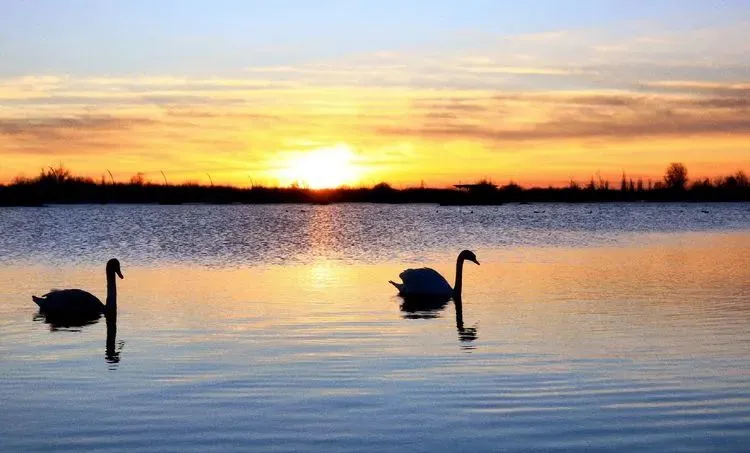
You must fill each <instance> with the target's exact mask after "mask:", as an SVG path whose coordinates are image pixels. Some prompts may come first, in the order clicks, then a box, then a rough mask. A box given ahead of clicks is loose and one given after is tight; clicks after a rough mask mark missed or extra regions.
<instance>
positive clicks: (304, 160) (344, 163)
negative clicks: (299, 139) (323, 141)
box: [278, 144, 361, 189]
mask: <svg viewBox="0 0 750 453" xmlns="http://www.w3.org/2000/svg"><path fill="white" fill-rule="evenodd" d="M353 160H354V151H353V150H352V148H351V147H350V146H349V145H346V144H339V145H336V146H333V147H327V148H317V149H313V150H309V151H302V152H299V153H296V154H295V155H294V156H292V157H291V158H289V159H288V160H287V161H286V162H285V163H283V164H282V165H283V166H284V168H282V169H281V170H279V171H278V179H279V182H280V184H281V185H282V186H290V185H299V186H301V187H307V188H310V189H334V188H337V187H341V186H345V185H354V184H357V183H359V182H361V181H360V180H359V171H358V170H357V168H356V167H355V166H354V165H353Z"/></svg>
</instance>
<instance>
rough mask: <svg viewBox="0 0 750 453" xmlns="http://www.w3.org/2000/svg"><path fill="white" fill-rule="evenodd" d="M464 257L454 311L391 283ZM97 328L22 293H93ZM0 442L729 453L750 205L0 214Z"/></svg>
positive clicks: (735, 437) (743, 420) (51, 446)
mask: <svg viewBox="0 0 750 453" xmlns="http://www.w3.org/2000/svg"><path fill="white" fill-rule="evenodd" d="M464 248H469V249H472V250H474V251H475V252H476V254H477V256H478V258H479V260H480V261H481V263H482V264H481V266H475V265H473V264H467V265H466V268H465V275H464V301H463V313H462V315H463V326H461V325H457V319H456V307H455V306H454V304H453V303H449V304H447V305H446V306H445V307H443V308H442V309H438V310H434V311H421V312H405V311H402V310H401V309H400V299H399V298H398V297H396V296H395V289H394V288H393V287H391V286H390V285H389V284H388V283H387V281H388V280H389V279H394V278H397V276H398V274H399V272H400V271H401V270H402V269H404V268H407V267H420V266H430V267H434V268H435V269H437V270H439V271H440V272H442V273H443V274H444V275H446V276H447V277H448V280H449V281H452V280H453V273H454V266H455V256H456V255H457V253H458V252H459V251H460V250H461V249H464ZM111 257H117V258H119V259H120V261H121V263H122V269H123V273H124V274H125V279H124V280H119V281H118V291H119V293H118V296H119V298H118V306H119V312H118V318H117V331H116V337H114V338H113V337H112V335H110V338H109V343H108V341H107V340H108V338H107V333H108V329H107V324H106V323H105V320H104V319H102V320H100V321H99V322H97V323H94V324H91V325H86V326H82V327H81V326H79V327H69V328H57V327H55V326H52V325H49V324H47V323H45V322H44V319H40V318H39V317H37V316H35V315H36V313H37V310H36V305H34V303H33V302H32V301H31V295H32V294H37V295H39V294H42V293H44V292H46V291H47V290H49V289H50V288H65V287H78V288H84V289H87V290H90V291H91V292H93V293H94V294H96V295H98V296H100V297H101V298H102V299H103V298H104V294H105V278H104V264H105V262H106V260H107V259H108V258H111ZM0 439H1V442H2V444H1V445H0V449H1V450H3V451H53V450H58V451H84V450H85V451H123V450H128V449H130V450H137V451H139V452H140V451H154V452H163V451H179V452H185V451H196V452H206V451H229V450H258V451H316V452H317V451H352V450H357V451H409V452H415V451H417V452H422V451H424V452H427V451H471V450H474V451H554V450H560V451H581V450H586V451H622V452H632V451H654V452H664V451H696V452H703V451H726V452H738V451H748V445H750V205H748V204H708V205H701V204H622V205H618V204H610V205H562V204H560V205H542V204H534V205H504V206H498V207H436V206H426V205H425V206H422V205H419V206H381V205H329V206H298V205H289V206H73V207H57V206H53V207H49V208H39V209H37V208H17V209H16V208H12V209H7V208H4V209H0Z"/></svg>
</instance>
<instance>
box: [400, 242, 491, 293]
mask: <svg viewBox="0 0 750 453" xmlns="http://www.w3.org/2000/svg"><path fill="white" fill-rule="evenodd" d="M467 260H468V261H471V262H472V263H475V264H477V265H478V264H479V261H477V256H476V255H475V254H474V252H472V251H471V250H464V251H462V252H461V253H459V254H458V259H456V283H455V285H453V288H451V285H450V283H448V281H447V280H445V277H443V276H442V275H440V273H439V272H437V271H436V270H434V269H430V268H428V267H423V268H421V269H406V270H405V271H403V272H401V273H400V274H399V277H400V278H401V280H402V281H403V283H396V282H394V281H389V282H390V283H391V284H392V285H393V286H395V287H396V289H398V295H399V296H401V297H403V298H419V299H443V300H448V299H450V298H453V299H454V300H455V299H461V289H462V287H463V285H462V280H463V271H464V261H467Z"/></svg>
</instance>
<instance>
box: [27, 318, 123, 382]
mask: <svg viewBox="0 0 750 453" xmlns="http://www.w3.org/2000/svg"><path fill="white" fill-rule="evenodd" d="M102 317H104V318H105V319H106V324H107V340H106V345H105V348H104V360H105V361H106V362H107V363H108V364H110V365H112V366H110V369H116V368H117V364H118V363H120V355H121V354H122V349H123V347H124V346H125V342H124V341H117V312H116V311H114V312H110V313H108V314H107V315H106V316H102V315H101V314H99V315H95V316H93V315H92V316H71V315H69V314H68V315H63V314H59V313H56V314H55V313H45V312H39V313H37V314H35V315H34V321H37V322H43V323H45V324H48V325H49V330H50V331H51V332H57V331H62V332H81V331H82V330H83V328H84V327H86V326H90V325H93V324H97V323H98V322H99V321H100V320H101V318H102Z"/></svg>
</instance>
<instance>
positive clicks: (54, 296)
mask: <svg viewBox="0 0 750 453" xmlns="http://www.w3.org/2000/svg"><path fill="white" fill-rule="evenodd" d="M106 269H107V303H106V304H103V303H102V301H100V300H99V299H98V298H97V297H96V296H94V295H93V294H91V293H89V292H87V291H84V290H82V289H60V290H52V291H50V292H48V293H47V294H45V295H43V296H42V297H37V296H31V298H32V299H33V300H34V302H36V304H37V305H39V311H40V312H41V313H44V314H45V315H48V316H53V317H58V318H60V317H64V318H69V319H98V318H99V316H101V315H102V314H105V315H106V314H108V313H116V312H117V286H116V284H115V275H117V276H118V277H120V278H123V276H122V272H121V271H120V262H119V261H117V259H115V258H112V259H111V260H109V261H107V268H106Z"/></svg>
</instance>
